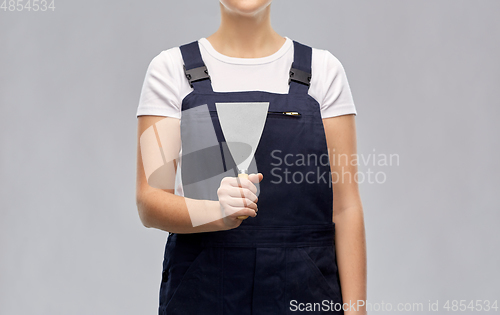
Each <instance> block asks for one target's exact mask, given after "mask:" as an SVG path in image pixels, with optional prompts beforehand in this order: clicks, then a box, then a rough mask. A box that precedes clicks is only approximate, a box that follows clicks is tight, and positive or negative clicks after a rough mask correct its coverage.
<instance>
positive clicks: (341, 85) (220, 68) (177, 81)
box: [137, 37, 357, 196]
mask: <svg viewBox="0 0 500 315" xmlns="http://www.w3.org/2000/svg"><path fill="white" fill-rule="evenodd" d="M198 43H199V46H200V52H201V56H202V59H203V61H204V62H205V65H206V66H207V69H208V73H209V74H210V80H211V84H212V88H213V90H214V91H215V92H239V91H265V92H271V93H278V94H287V93H288V90H289V85H288V78H289V71H290V66H291V65H292V62H293V48H294V46H293V41H292V40H291V39H290V38H288V37H286V41H285V43H284V44H283V46H282V47H281V48H280V49H279V50H278V51H277V52H275V53H274V54H272V55H270V56H266V57H262V58H235V57H228V56H225V55H222V54H221V53H219V52H217V51H216V50H215V49H214V48H213V46H212V45H211V44H210V42H209V41H208V40H207V39H206V38H201V39H200V40H199V41H198ZM183 65H184V60H183V59H182V54H181V51H180V49H179V47H174V48H170V49H168V50H164V51H162V52H161V53H159V54H158V55H157V56H156V57H154V58H153V60H152V61H151V63H150V64H149V67H148V69H147V72H146V77H145V79H144V83H143V86H142V91H141V96H140V100H139V106H138V108H137V116H142V115H154V116H166V117H167V116H168V117H175V118H179V119H180V118H181V105H182V100H183V99H184V97H185V96H186V95H188V94H189V93H190V92H191V91H192V90H193V88H191V86H190V85H189V83H188V81H187V79H186V76H185V74H184V68H183ZM311 75H312V77H311V85H310V86H309V90H308V93H309V95H311V96H312V97H313V98H314V99H315V100H316V101H317V102H318V103H319V104H320V107H321V117H322V118H328V117H334V116H340V115H347V114H355V115H356V114H357V113H356V108H355V106H354V102H353V98H352V95H351V90H350V88H349V83H348V82H347V77H346V74H345V71H344V68H343V66H342V64H341V63H340V61H339V60H338V59H337V58H336V57H335V56H334V55H332V54H331V53H330V52H329V51H327V50H323V49H316V48H313V49H312V61H311ZM179 154H181V155H182V148H181V151H180V152H179ZM178 163H179V164H178V171H177V173H176V178H175V194H176V195H180V196H184V191H183V186H182V176H181V174H180V171H179V170H180V165H181V161H178Z"/></svg>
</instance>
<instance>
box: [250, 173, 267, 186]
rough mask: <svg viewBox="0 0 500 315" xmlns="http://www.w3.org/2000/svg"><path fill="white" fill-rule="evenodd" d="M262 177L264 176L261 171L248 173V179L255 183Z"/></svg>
mask: <svg viewBox="0 0 500 315" xmlns="http://www.w3.org/2000/svg"><path fill="white" fill-rule="evenodd" d="M263 178H264V175H262V173H257V174H250V175H248V179H249V180H250V181H251V182H252V183H255V184H256V183H258V182H260V181H262V179H263Z"/></svg>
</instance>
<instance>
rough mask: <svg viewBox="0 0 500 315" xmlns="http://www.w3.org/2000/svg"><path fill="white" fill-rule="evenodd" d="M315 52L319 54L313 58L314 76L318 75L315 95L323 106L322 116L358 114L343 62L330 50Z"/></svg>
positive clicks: (316, 50) (317, 50)
mask: <svg viewBox="0 0 500 315" xmlns="http://www.w3.org/2000/svg"><path fill="white" fill-rule="evenodd" d="M313 52H314V53H316V54H318V55H319V56H318V57H319V58H313V64H312V67H313V68H312V76H313V78H314V77H315V75H316V84H315V86H316V89H315V91H314V92H315V94H316V95H314V97H315V98H316V100H317V101H318V103H319V104H320V106H321V117H322V118H329V117H335V116H341V115H347V114H354V115H357V112H356V106H355V105H354V100H353V97H352V93H351V89H350V87H349V82H348V81H347V76H346V73H345V70H344V67H343V66H342V63H341V62H340V61H339V60H338V59H337V57H335V56H334V55H333V54H332V53H330V52H329V51H328V50H323V49H315V50H314V51H313ZM321 54H322V55H323V56H321ZM311 85H312V82H311Z"/></svg>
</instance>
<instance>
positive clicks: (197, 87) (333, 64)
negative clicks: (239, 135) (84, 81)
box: [137, 0, 366, 315]
mask: <svg viewBox="0 0 500 315" xmlns="http://www.w3.org/2000/svg"><path fill="white" fill-rule="evenodd" d="M270 4H271V1H270V0H246V1H244V0H220V9H221V24H220V27H219V29H218V30H217V31H216V32H215V33H214V34H212V35H210V36H209V37H207V38H202V39H200V40H198V41H194V42H192V43H189V44H186V45H182V46H180V47H174V48H171V49H169V50H165V51H163V52H161V53H160V54H159V55H158V56H156V57H155V58H154V59H153V61H152V62H151V64H150V65H149V68H148V71H147V74H146V78H145V81H144V85H143V89H142V92H141V99H140V104H139V108H138V111H137V116H138V137H139V141H138V142H139V146H138V164H137V206H138V211H139V215H140V218H141V220H142V222H143V224H144V225H145V226H146V227H153V228H157V229H161V230H164V231H168V232H169V237H168V241H167V244H166V247H165V259H164V263H163V274H162V281H161V286H160V306H159V314H238V315H241V314H289V313H291V312H296V311H306V312H314V313H315V314H316V313H317V314H321V313H325V314H326V313H339V314H341V313H344V314H354V313H356V314H364V313H365V308H364V307H363V306H362V304H363V302H362V301H364V300H365V299H366V250H365V236H364V223H363V210H362V205H361V201H360V197H359V192H358V186H357V183H356V181H355V180H354V174H356V172H357V167H356V165H355V164H356V163H351V160H350V157H352V156H354V155H355V154H356V135H355V123H354V116H355V115H356V111H355V108H354V104H353V102H352V96H351V93H350V89H349V85H348V83H347V79H346V77H345V73H344V70H343V68H342V65H341V64H340V62H339V61H338V60H337V59H336V58H335V57H334V56H333V55H332V54H331V53H329V52H328V51H326V50H320V49H312V48H311V47H309V46H306V45H303V44H300V43H298V42H296V41H292V40H291V39H289V38H288V37H282V36H280V35H278V34H277V33H276V32H275V31H274V30H273V29H272V27H271V23H270ZM216 103H259V104H263V103H265V104H267V105H268V113H267V118H266V122H265V126H264V130H263V131H262V135H261V138H260V142H259V144H258V147H257V150H256V151H255V156H254V158H253V159H252V165H251V166H250V173H251V174H250V175H249V176H248V177H247V178H244V177H237V175H236V173H234V170H235V169H237V167H236V163H235V162H234V160H233V159H232V157H231V154H230V153H228V150H227V147H225V139H224V133H223V132H222V128H221V124H220V121H219V119H218V115H219V113H218V112H217V108H216ZM181 114H182V115H181ZM160 153H161V154H160ZM328 153H330V155H329V161H328ZM179 155H181V156H182V158H181V159H180V160H179V159H178V156H179ZM337 156H341V157H342V159H336V158H335V157H337ZM325 157H326V160H327V161H326V162H325V159H324V158H325ZM345 157H349V158H345ZM178 161H180V164H178ZM328 162H329V163H328ZM161 165H163V166H161ZM160 166H161V167H160ZM181 170H182V172H180V171H181ZM330 172H331V176H330ZM325 174H327V176H325ZM346 174H348V175H349V176H345V175H346ZM338 175H340V176H341V177H340V178H338V177H339V176H338ZM332 181H333V185H332ZM333 188H334V189H333ZM257 213H258V216H257ZM349 301H351V303H350V304H349ZM357 301H361V302H360V303H359V302H357ZM342 303H344V304H342ZM353 303H359V304H358V305H361V307H359V308H353V307H352V305H353ZM349 305H350V306H349Z"/></svg>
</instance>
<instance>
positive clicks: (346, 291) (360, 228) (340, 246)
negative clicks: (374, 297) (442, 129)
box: [323, 114, 366, 314]
mask: <svg viewBox="0 0 500 315" xmlns="http://www.w3.org/2000/svg"><path fill="white" fill-rule="evenodd" d="M354 118H355V115H352V114H351V115H342V116H337V117H331V118H325V119H323V125H324V127H325V133H326V139H327V143H328V150H329V154H330V165H331V171H332V181H333V213H334V216H333V218H332V220H333V221H334V222H335V247H336V254H337V263H338V267H339V274H340V282H341V288H342V298H343V300H344V303H349V301H352V302H353V303H354V304H356V303H357V301H358V300H362V301H363V302H366V241H365V227H364V219H363V207H362V204H361V198H360V196H359V189H358V184H357V181H356V180H357V178H355V177H354V175H355V174H356V173H357V171H358V168H357V165H352V164H351V161H353V163H354V160H356V161H357V159H355V156H356V155H357V148H356V146H357V144H356V127H355V120H354ZM356 163H357V162H356ZM359 310H360V312H352V310H348V311H346V314H351V313H355V314H364V313H365V312H366V309H365V307H362V308H360V309H359Z"/></svg>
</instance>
